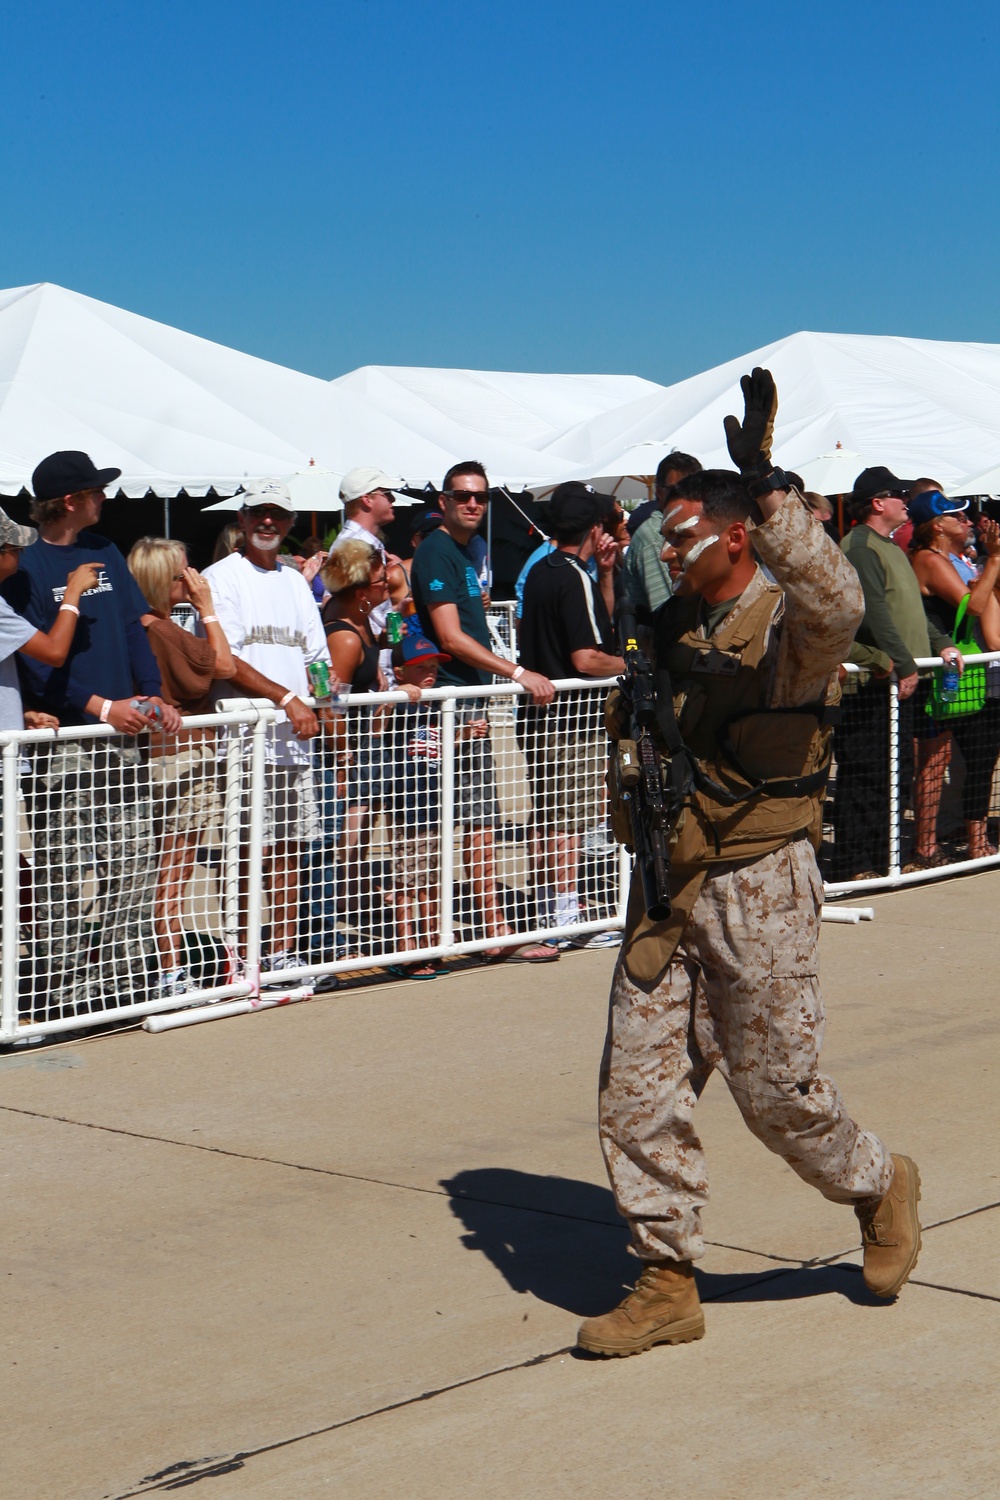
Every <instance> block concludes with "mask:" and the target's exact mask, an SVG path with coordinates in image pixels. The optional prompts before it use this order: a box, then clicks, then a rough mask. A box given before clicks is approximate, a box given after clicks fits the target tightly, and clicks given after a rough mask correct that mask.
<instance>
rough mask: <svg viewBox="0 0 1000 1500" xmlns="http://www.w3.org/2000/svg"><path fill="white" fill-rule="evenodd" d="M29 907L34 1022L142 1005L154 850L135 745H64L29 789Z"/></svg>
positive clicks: (41, 758)
mask: <svg viewBox="0 0 1000 1500" xmlns="http://www.w3.org/2000/svg"><path fill="white" fill-rule="evenodd" d="M29 808H30V819H31V839H32V848H33V854H34V890H35V907H34V921H33V931H32V937H33V942H32V944H31V947H30V959H29V965H30V970H31V973H30V980H29V983H30V991H31V998H32V1003H33V1007H34V1011H35V1014H36V1015H37V1016H38V1017H39V1018H40V1019H50V1018H54V1017H57V1016H65V1015H75V1014H78V1013H79V1012H80V1011H91V1010H97V1009H102V1008H105V1007H107V1006H119V1005H129V1004H132V1003H135V1002H138V1001H141V1000H145V999H147V998H148V995H147V969H148V968H149V966H150V964H151V963H155V954H156V950H155V946H154V944H153V899H154V892H155V888H156V868H157V846H156V840H155V837H154V826H153V818H152V806H151V802H150V790H149V777H148V773H147V770H146V767H145V765H143V764H142V760H141V756H140V752H139V750H138V749H137V748H136V746H135V743H134V741H133V742H129V741H120V740H117V739H95V740H79V741H75V740H65V741H61V742H59V743H57V744H55V745H53V746H52V747H51V749H50V748H49V747H44V748H43V750H42V752H41V753H39V754H37V755H36V760H35V775H34V777H33V778H32V780H31V782H30V783H29Z"/></svg>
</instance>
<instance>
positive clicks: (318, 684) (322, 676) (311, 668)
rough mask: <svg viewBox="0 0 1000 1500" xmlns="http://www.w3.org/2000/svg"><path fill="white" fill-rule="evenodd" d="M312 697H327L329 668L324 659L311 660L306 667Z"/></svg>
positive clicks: (328, 693)
mask: <svg viewBox="0 0 1000 1500" xmlns="http://www.w3.org/2000/svg"><path fill="white" fill-rule="evenodd" d="M306 672H307V673H308V676H309V686H310V687H311V688H312V695H313V697H314V698H329V696H330V668H329V667H328V666H327V664H326V662H325V661H311V662H310V663H309V665H308V667H307V668H306Z"/></svg>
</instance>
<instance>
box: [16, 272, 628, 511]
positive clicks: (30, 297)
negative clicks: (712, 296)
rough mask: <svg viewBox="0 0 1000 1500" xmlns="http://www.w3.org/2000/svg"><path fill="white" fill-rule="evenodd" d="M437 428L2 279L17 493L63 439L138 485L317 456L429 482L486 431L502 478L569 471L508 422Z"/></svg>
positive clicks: (495, 472) (46, 287) (172, 490)
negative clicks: (499, 429) (473, 428)
mask: <svg viewBox="0 0 1000 1500" xmlns="http://www.w3.org/2000/svg"><path fill="white" fill-rule="evenodd" d="M639 384H643V382H639ZM430 428H431V424H430V423H428V422H426V421H425V422H424V423H423V425H417V426H411V425H408V424H407V423H406V422H405V421H404V420H402V419H400V418H398V417H394V416H393V415H392V414H391V413H390V412H387V411H385V410H383V409H382V408H380V407H379V406H378V405H376V404H375V403H373V402H372V401H370V400H368V399H366V398H365V397H363V396H362V395H359V394H357V393H355V392H354V391H353V390H351V389H350V388H343V387H341V386H340V385H338V384H334V383H331V382H329V381H325V380H318V379H316V378H315V377H313V376H311V375H303V374H300V373H299V372H298V371H296V370H289V369H285V368H284V367H283V366H281V365H275V364H270V363H269V362H268V361H267V360H263V359H255V358H254V357H253V356H252V355H249V354H241V353H240V352H239V351H237V350H235V349H228V348H225V347H224V346H222V345H221V344H214V343H211V342H210V341H209V340H207V339H202V338H197V337H196V336H195V335H193V334H189V333H183V332H182V331H181V330H179V329H176V328H170V327H168V326H167V325H165V324H163V323H156V322H153V321H152V320H151V319H149V318H142V317H139V316H138V315H136V314H135V313H129V312H125V311H124V310H122V309H121V308H117V307H113V306H111V305H109V304H108V303H105V302H97V301H95V300H94V299H93V298H91V297H85V296H82V295H81V294H79V293H77V292H70V291H66V290H65V289H64V288H62V287H59V286H54V285H51V284H49V283H40V284H38V285H35V286H27V287H15V288H13V289H11V290H8V291H0V491H2V492H3V493H6V494H15V493H17V492H18V491H19V490H20V489H21V488H22V487H25V488H26V487H29V486H30V480H31V473H32V470H33V469H34V467H35V465H36V464H37V463H38V461H39V459H40V458H42V457H44V455H45V454H47V453H51V452H52V451H53V450H55V449H59V448H81V449H83V450H84V451H85V452H88V453H90V454H91V456H92V457H93V458H94V460H95V462H96V463H98V464H99V465H100V466H101V467H105V466H109V465H112V464H115V465H117V466H118V467H120V468H121V470H122V478H121V480H120V488H121V490H122V491H123V492H124V493H125V494H126V495H131V496H139V495H144V494H146V493H148V492H149V491H152V492H153V493H154V494H156V495H162V496H171V495H176V494H177V493H179V492H180V491H181V490H183V491H186V492H187V493H188V494H189V495H205V494H207V493H208V492H209V491H210V490H214V491H216V493H219V494H227V493H229V494H231V493H233V492H234V491H235V490H237V489H239V487H240V486H241V485H242V484H243V483H244V482H245V481H246V480H247V479H248V478H260V477H263V476H285V475H289V474H292V473H294V472H296V471H299V470H303V469H308V468H309V466H310V464H312V463H314V464H315V465H316V466H318V467H320V468H323V469H326V470H328V471H329V472H330V473H332V474H334V475H335V476H337V478H338V479H339V477H340V476H341V475H342V474H344V473H346V471H347V470H348V469H351V468H354V467H355V466H356V465H358V464H377V465H378V466H379V467H380V468H382V469H385V470H386V471H387V472H388V473H391V474H396V475H399V476H401V477H402V478H403V479H405V480H406V481H407V483H408V484H411V485H415V486H418V487H419V486H420V485H423V484H425V483H427V482H428V481H430V482H440V479H441V476H442V475H443V474H444V472H445V470H446V469H447V468H448V466H449V465H450V464H451V463H453V462H454V461H455V459H456V458H464V457H468V456H470V454H469V443H470V442H472V441H473V440H475V443H476V445H477V448H478V451H477V453H476V456H477V457H479V458H481V459H482V460H483V462H484V463H486V464H487V466H488V468H489V470H490V473H491V475H492V476H494V477H495V479H496V480H497V482H498V483H500V482H506V483H509V484H511V485H517V486H519V487H520V486H521V485H523V484H526V483H528V482H530V481H532V480H537V479H538V478H539V477H540V476H546V477H552V478H554V479H556V480H558V479H560V478H561V477H562V476H563V474H564V473H565V472H568V471H569V469H570V464H569V462H566V461H564V460H560V459H558V458H555V457H553V458H552V459H551V460H548V461H546V463H545V464H544V466H542V467H541V468H540V467H539V459H538V455H537V454H536V453H535V452H534V450H533V449H531V448H529V447H527V446H522V445H521V444H520V443H519V442H517V441H515V440H513V439H510V440H508V439H507V438H505V437H504V436H503V435H502V434H499V433H495V434H492V435H490V434H483V433H479V432H478V431H477V432H475V433H465V432H463V430H462V429H461V428H460V426H459V425H458V424H454V423H453V424H452V426H451V427H450V428H449V429H448V431H447V432H445V431H443V430H442V431H441V432H439V433H438V434H437V435H436V434H435V432H433V431H431V430H430ZM439 438H440V439H441V440H440V441H439V440H438V439H439ZM452 439H454V441H453V442H452V441H451V440H452Z"/></svg>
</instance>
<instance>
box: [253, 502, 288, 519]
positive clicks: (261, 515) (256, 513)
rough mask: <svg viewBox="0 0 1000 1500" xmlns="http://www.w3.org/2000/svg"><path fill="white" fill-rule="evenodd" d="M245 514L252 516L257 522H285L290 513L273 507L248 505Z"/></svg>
mask: <svg viewBox="0 0 1000 1500" xmlns="http://www.w3.org/2000/svg"><path fill="white" fill-rule="evenodd" d="M243 514H244V515H245V516H252V517H253V519H254V520H255V521H284V520H286V519H287V517H288V514H289V512H288V511H287V510H281V509H279V508H277V507H276V506H273V505H248V506H247V508H246V509H245V510H244V512H243Z"/></svg>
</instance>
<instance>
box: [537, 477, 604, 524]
mask: <svg viewBox="0 0 1000 1500" xmlns="http://www.w3.org/2000/svg"><path fill="white" fill-rule="evenodd" d="M614 508H615V499H614V496H613V495H601V494H599V493H598V491H597V490H595V489H594V487H593V485H590V484H582V483H581V482H580V480H578V479H568V480H567V481H566V483H565V484H560V485H558V486H557V488H556V489H554V490H553V491H552V498H551V500H550V501H549V514H550V516H551V517H552V525H553V529H554V530H555V531H557V532H564V533H565V534H566V535H567V536H571V535H573V534H574V533H575V532H578V531H589V530H590V528H591V526H596V525H597V523H598V521H603V520H604V518H605V516H609V515H610V514H611V512H612V511H613V510H614Z"/></svg>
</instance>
